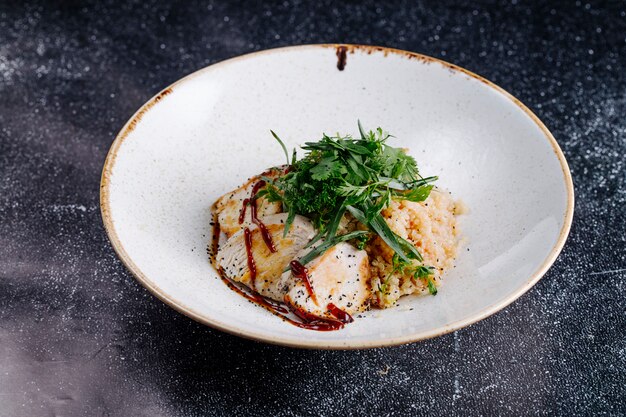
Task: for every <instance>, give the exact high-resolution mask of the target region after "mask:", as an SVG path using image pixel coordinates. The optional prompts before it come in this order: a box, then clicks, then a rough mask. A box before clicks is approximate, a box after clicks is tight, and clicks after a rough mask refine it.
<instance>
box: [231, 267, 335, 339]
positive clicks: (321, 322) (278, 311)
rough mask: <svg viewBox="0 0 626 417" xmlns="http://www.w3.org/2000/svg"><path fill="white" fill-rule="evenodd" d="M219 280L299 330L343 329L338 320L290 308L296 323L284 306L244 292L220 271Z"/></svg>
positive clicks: (322, 330) (256, 294)
mask: <svg viewBox="0 0 626 417" xmlns="http://www.w3.org/2000/svg"><path fill="white" fill-rule="evenodd" d="M220 278H221V279H222V281H224V284H226V286H227V287H228V288H230V289H231V290H232V291H234V292H236V293H237V294H239V295H241V296H242V297H244V298H245V299H246V300H248V301H250V302H252V303H254V304H257V305H258V306H260V307H263V308H264V309H266V310H267V311H269V312H270V313H272V314H274V315H276V316H278V317H280V318H281V319H282V320H283V321H286V322H287V323H289V324H292V325H294V326H296V327H300V328H301V329H307V330H317V331H320V332H327V331H333V330H339V329H342V328H343V327H344V323H342V322H341V321H338V320H332V319H320V318H319V317H315V316H312V315H310V314H308V313H306V312H304V311H302V310H299V309H295V308H292V309H291V311H292V312H293V313H294V315H296V317H298V318H299V319H300V320H302V321H297V320H294V319H292V318H291V317H289V316H287V314H289V310H288V309H287V307H286V306H284V305H282V304H280V303H278V302H276V301H274V300H270V299H268V298H267V297H263V296H262V295H261V294H259V293H256V292H253V293H249V292H248V291H244V290H243V289H241V288H240V287H239V286H238V285H236V284H235V283H234V282H232V281H231V280H229V279H228V278H224V274H223V271H221V270H220Z"/></svg>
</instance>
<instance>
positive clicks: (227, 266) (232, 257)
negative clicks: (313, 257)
mask: <svg viewBox="0 0 626 417" xmlns="http://www.w3.org/2000/svg"><path fill="white" fill-rule="evenodd" d="M260 220H261V221H262V222H263V224H265V226H266V227H267V230H268V231H269V232H270V234H271V236H272V240H273V241H274V245H275V246H276V252H275V253H272V252H271V251H270V250H269V249H268V247H267V245H266V244H265V242H264V240H263V237H262V235H261V230H260V229H259V228H258V227H257V226H256V225H255V224H252V225H249V226H248V229H249V230H250V236H251V241H252V245H251V253H252V257H253V258H254V262H255V265H256V278H255V279H254V285H253V283H252V282H251V281H252V279H251V278H252V276H251V274H250V269H249V268H248V253H247V251H246V243H245V233H244V231H243V230H240V231H238V232H237V233H235V234H234V235H232V236H231V237H230V238H228V240H227V241H226V242H225V243H224V244H223V245H220V248H219V250H218V252H217V264H218V267H220V268H221V269H222V271H223V274H224V275H225V276H226V277H228V278H230V279H232V280H233V281H237V282H240V283H242V284H244V285H246V286H247V287H249V288H251V289H253V290H255V291H257V292H258V293H259V294H261V295H263V296H265V297H268V298H271V299H273V300H277V301H283V297H284V295H285V293H286V283H285V282H284V281H283V277H282V273H283V271H284V270H285V269H287V267H288V266H289V263H290V262H291V261H292V260H293V259H295V257H296V255H297V254H298V253H299V252H300V251H301V250H302V249H303V248H304V246H305V245H306V244H307V243H308V242H309V241H310V240H311V239H312V238H313V236H315V229H314V227H313V225H312V224H311V222H310V221H309V219H307V218H306V217H303V216H296V217H295V218H294V221H293V223H292V225H291V227H290V229H289V233H287V236H285V237H283V231H284V226H285V221H286V220H287V213H281V214H273V215H270V216H265V217H262V218H261V217H260Z"/></svg>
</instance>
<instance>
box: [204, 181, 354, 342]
mask: <svg viewBox="0 0 626 417" xmlns="http://www.w3.org/2000/svg"><path fill="white" fill-rule="evenodd" d="M264 185H265V181H259V182H257V183H256V184H255V185H254V187H253V189H252V192H251V196H250V198H249V199H245V200H244V201H243V206H242V207H241V211H240V213H239V223H240V224H241V223H243V221H244V219H245V215H246V213H245V212H246V206H247V205H248V204H250V215H251V218H252V221H253V222H254V223H255V224H256V225H257V226H258V227H259V229H260V230H261V234H262V236H263V240H264V241H265V244H266V245H267V247H268V248H269V249H270V251H272V252H276V248H275V246H274V243H273V241H272V237H271V235H270V233H269V231H268V230H267V228H266V227H265V225H264V224H263V222H261V221H260V220H259V219H258V218H257V217H256V201H255V199H254V196H255V195H256V193H257V192H258V191H259V189H260V188H261V187H263V186H264ZM220 232H221V231H220V225H219V222H218V217H217V215H215V214H213V236H212V239H211V248H210V255H211V262H212V263H213V265H214V266H215V267H216V268H217V269H218V272H219V276H220V278H221V280H222V281H223V282H224V283H225V284H226V286H227V287H228V288H230V289H231V290H232V291H234V292H236V293H237V294H239V295H241V296H242V297H244V298H245V299H246V300H248V301H250V302H252V303H255V304H257V305H258V306H260V307H262V308H264V309H266V310H267V311H269V312H270V313H272V314H274V315H276V316H278V317H280V318H281V319H282V320H283V321H286V322H288V323H290V324H292V325H294V326H296V327H299V328H301V329H307V330H316V331H322V332H325V331H333V330H339V329H342V328H343V327H344V325H345V323H350V322H351V321H352V317H351V316H350V315H349V314H348V313H346V312H344V311H342V310H340V309H338V308H336V307H335V306H334V305H332V306H333V307H335V308H336V309H337V310H338V311H339V312H340V313H339V315H337V313H335V312H333V310H331V307H330V306H331V304H329V305H328V307H327V308H328V310H329V311H330V312H331V314H333V315H334V316H335V317H337V320H334V319H324V318H320V317H317V316H314V315H312V314H309V313H307V312H306V311H304V310H302V309H298V308H296V307H292V306H289V307H288V306H287V305H286V304H283V303H279V302H277V301H274V300H270V299H269V298H267V297H264V296H262V295H261V294H259V293H258V292H256V291H255V290H254V288H255V287H256V274H257V270H256V263H255V261H254V256H253V255H252V233H251V232H250V229H248V228H247V227H246V228H245V229H244V243H245V246H246V254H247V256H248V269H249V270H250V286H251V287H252V290H250V291H244V290H243V289H242V288H240V286H238V285H236V284H235V283H234V282H233V281H231V280H230V279H228V278H226V277H225V275H224V271H223V270H222V269H221V268H218V266H217V259H216V255H217V251H218V249H219V239H220ZM266 235H267V236H266ZM293 262H296V265H295V270H296V271H295V272H294V271H293V269H294V265H291V266H292V272H293V273H294V276H296V277H298V278H300V279H302V280H303V282H304V283H305V286H306V287H307V290H308V291H309V294H310V295H311V299H313V301H315V303H316V304H317V300H316V298H315V294H314V293H313V288H312V287H311V282H310V281H309V277H308V271H307V270H306V268H305V267H304V266H303V265H302V264H300V262H298V261H293ZM293 262H292V264H293ZM299 275H302V276H303V277H304V278H302V277H300V276H299ZM285 298H286V300H287V299H288V298H287V297H285ZM289 311H291V312H292V313H293V314H294V315H295V316H296V317H297V318H298V319H300V320H302V321H298V320H294V319H293V318H291V317H289V316H288V314H289ZM342 313H343V315H342ZM346 316H347V317H349V318H350V320H349V321H346V320H345V317H346Z"/></svg>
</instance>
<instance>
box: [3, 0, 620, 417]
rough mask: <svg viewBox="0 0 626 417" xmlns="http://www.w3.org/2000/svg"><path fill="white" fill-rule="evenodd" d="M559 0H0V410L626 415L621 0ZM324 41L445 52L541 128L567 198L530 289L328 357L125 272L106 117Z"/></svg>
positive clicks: (111, 124) (113, 128) (110, 120)
mask: <svg viewBox="0 0 626 417" xmlns="http://www.w3.org/2000/svg"><path fill="white" fill-rule="evenodd" d="M566 3H567V6H559V5H556V4H548V2H536V3H533V2H527V1H521V0H520V1H511V2H508V3H501V4H496V3H491V2H473V3H470V2H463V3H459V4H454V3H452V2H447V1H444V2H440V1H433V2H430V3H406V2H402V3H387V2H384V3H383V2H367V3H356V2H348V3H345V4H339V3H335V2H332V1H320V2H315V3H310V4H307V3H303V2H300V1H291V0H290V1H285V2H283V3H275V5H272V6H270V5H263V4H260V3H252V2H250V3H246V4H243V3H241V4H237V3H235V2H209V3H204V4H200V3H197V2H181V3H179V4H173V5H170V6H163V5H159V4H155V3H154V2H151V1H143V2H132V3H129V2H120V3H119V4H109V3H107V4H106V5H105V4H104V2H102V3H101V4H97V3H95V2H94V3H84V4H83V3H79V2H58V4H54V2H49V3H39V4H26V5H21V4H20V2H17V1H15V2H9V1H4V2H2V5H0V416H2V417H13V416H29V417H34V416H61V415H63V416H203V415H229V416H239V415H241V416H243V415H285V416H288V415H318V414H322V415H359V414H370V415H376V416H379V415H380V416H386V415H421V414H440V415H478V414H482V415H487V416H489V415H496V414H498V415H537V414H551V415H554V414H561V415H599V414H607V415H620V414H621V415H624V414H626V399H625V398H626V375H625V372H626V371H625V368H626V310H625V308H626V307H625V306H626V301H625V297H626V283H625V278H626V241H625V239H626V238H625V235H626V209H625V207H624V204H625V202H626V187H625V185H626V173H625V166H624V165H625V153H626V3H624V2H613V3H606V4H599V3H586V2H576V3H574V2H566ZM319 42H352V43H363V44H377V45H384V46H391V47H395V48H402V49H408V50H411V51H416V52H420V53H423V54H427V55H432V56H434V57H437V58H442V59H444V60H448V61H450V62H453V63H455V64H458V65H460V66H463V67H465V68H468V69H469V70H471V71H474V72H476V73H478V74H481V75H483V76H485V77H486V78H488V79H490V80H492V81H494V82H495V83H497V84H499V85H500V86H502V87H504V88H505V89H506V90H508V91H510V92H511V93H512V94H514V95H515V96H517V97H518V98H520V99H521V100H522V101H523V102H524V103H526V104H527V105H528V106H529V107H530V108H531V109H532V110H533V111H535V112H536V113H537V115H538V116H539V117H540V118H541V119H542V120H543V121H544V122H545V123H546V125H547V126H548V127H549V128H550V129H551V130H552V132H553V133H554V136H555V137H556V138H557V140H558V142H559V144H560V145H561V147H562V148H563V151H564V153H565V155H566V157H567V159H568V161H569V163H570V168H571V171H572V174H573V177H574V185H575V189H576V208H575V214H574V224H573V226H572V231H571V234H570V237H569V240H568V242H567V244H566V246H565V248H564V250H563V253H562V254H561V256H560V257H559V259H558V260H557V261H556V263H555V264H554V266H553V267H552V269H551V270H550V271H549V272H548V273H547V274H546V276H545V277H544V278H543V279H542V280H541V281H540V282H539V283H538V284H537V285H536V286H535V287H534V288H533V289H532V290H530V291H529V292H528V293H527V294H526V295H524V296H523V297H522V298H521V299H519V300H518V301H516V302H515V303H514V304H512V305H511V306H510V307H508V308H506V309H505V310H504V311H502V312H500V313H498V314H496V315H494V316H492V317H490V318H488V319H486V320H484V321H482V322H480V323H478V324H475V325H474V326H471V327H470V328H466V329H463V330H460V331H458V332H455V333H454V334H449V335H446V336H443V337H439V338H437V339H433V340H429V341H425V342H421V343H416V344H412V345H408V346H402V347H395V348H385V349H377V350H368V351H356V352H324V351H303V350H294V349H288V348H282V347H276V346H267V345H262V344H259V343H255V342H251V341H248V340H243V339H239V338H236V337H233V336H230V335H227V334H223V333H220V332H218V331H215V330H212V329H209V328H206V327H204V326H202V325H200V324H197V323H195V322H193V321H192V320H190V319H187V318H186V317H184V316H181V315H180V314H178V313H176V312H175V311H173V310H172V309H170V308H169V307H167V306H166V305H164V304H163V303H161V302H159V301H158V300H157V299H156V298H155V297H153V296H152V295H150V294H149V293H148V292H147V291H146V290H145V289H143V288H142V287H141V286H140V285H139V284H138V283H137V282H136V281H135V280H134V279H133V278H132V276H131V275H130V273H129V272H128V271H126V269H125V268H124V267H123V265H122V264H121V262H120V261H119V260H118V259H117V258H116V256H115V254H114V253H113V250H112V248H111V246H110V244H109V242H108V240H107V237H106V236H105V233H104V230H103V227H102V223H101V219H100V212H99V206H98V200H99V196H98V191H99V182H100V172H101V168H102V165H103V162H104V158H105V155H106V153H107V150H108V148H109V146H110V144H111V142H112V140H113V139H114V137H115V134H116V133H117V131H118V130H119V129H120V128H121V127H122V125H123V124H124V123H125V122H126V120H127V119H128V118H129V117H130V116H131V114H132V113H133V112H134V111H135V110H136V109H137V108H138V107H139V106H140V105H141V104H142V103H144V102H145V101H146V100H147V99H148V98H150V97H151V96H152V95H153V94H155V93H156V92H157V91H159V90H160V89H161V88H163V87H165V86H166V85H168V84H170V83H172V82H173V81H175V80H177V79H178V78H180V77H182V76H184V75H186V74H189V73H190V72H193V71H195V70H197V69H199V68H202V67H204V66H206V65H210V64H212V63H215V62H218V61H220V60H223V59H226V58H230V57H233V56H236V55H240V54H244V53H247V52H251V51H257V50H261V49H266V48H271V47H276V46H282V45H294V44H303V43H319ZM546 198H549V196H546ZM387 367H388V368H387ZM386 369H388V373H386V374H384V372H382V371H384V370H386Z"/></svg>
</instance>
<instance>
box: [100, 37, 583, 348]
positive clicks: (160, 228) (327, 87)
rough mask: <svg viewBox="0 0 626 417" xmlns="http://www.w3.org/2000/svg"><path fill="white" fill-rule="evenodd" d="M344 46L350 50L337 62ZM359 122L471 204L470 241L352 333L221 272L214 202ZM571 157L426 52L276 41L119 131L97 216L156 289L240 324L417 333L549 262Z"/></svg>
mask: <svg viewBox="0 0 626 417" xmlns="http://www.w3.org/2000/svg"><path fill="white" fill-rule="evenodd" d="M341 48H345V49H346V50H347V51H348V53H347V56H346V65H345V68H344V70H343V71H340V70H338V55H341V54H340V52H341V50H342V49H341ZM357 119H360V120H361V122H362V123H363V124H364V125H365V126H366V127H368V128H375V127H378V126H381V127H383V128H384V129H386V130H388V131H389V132H391V133H392V134H393V135H395V136H396V139H393V140H392V142H391V144H392V145H394V146H402V147H406V148H409V149H410V153H411V154H412V155H414V156H415V157H416V159H417V161H418V164H419V166H420V169H421V172H422V173H423V174H426V175H439V176H440V178H441V179H440V181H439V184H440V185H441V186H443V187H445V188H448V189H449V190H450V191H451V192H452V193H453V195H454V197H456V198H460V199H462V200H463V201H464V202H465V203H466V205H467V206H468V207H469V209H470V212H469V214H467V215H465V216H463V217H462V220H461V224H462V230H463V234H464V236H465V237H466V240H467V242H466V243H465V246H464V248H463V249H462V251H461V252H460V256H459V257H458V259H457V263H456V265H457V267H456V268H455V269H454V270H451V271H449V272H447V273H446V275H445V277H444V284H443V286H442V287H441V289H440V291H439V294H438V295H437V296H435V297H432V296H420V297H405V298H403V299H401V302H400V305H399V306H398V307H396V308H392V309H387V310H373V311H370V312H367V313H366V314H365V317H363V318H361V319H357V320H356V321H355V322H354V323H352V324H350V325H348V326H346V327H345V328H344V329H343V330H340V331H335V332H316V331H310V330H303V329H299V328H297V327H295V326H292V325H290V324H288V323H284V322H282V321H281V320H279V319H278V318H277V317H275V316H273V315H272V314H270V313H268V312H267V311H265V310H263V309H262V308H260V307H257V306H255V305H253V304H250V303H249V302H247V301H246V300H244V299H243V298H242V297H241V296H239V295H238V294H236V293H234V292H233V291H231V290H230V289H228V288H227V287H226V286H225V285H224V284H223V283H222V281H221V280H219V279H218V278H217V272H216V270H215V269H214V268H213V267H212V266H211V264H210V262H209V260H208V256H207V254H206V247H207V245H208V243H209V242H210V240H211V226H210V225H209V223H210V221H211V215H210V207H211V205H212V204H213V202H214V201H215V200H216V199H217V198H218V197H219V196H220V195H222V194H223V193H225V192H227V191H229V190H231V189H233V188H235V187H237V186H239V185H240V184H241V183H242V182H243V181H244V180H245V179H247V178H248V177H249V176H251V175H254V174H257V173H259V172H261V171H263V170H264V169H265V168H267V167H269V166H273V165H277V164H281V163H283V153H282V151H281V149H280V147H278V146H277V144H276V143H275V142H274V140H273V139H272V138H271V136H270V133H269V130H270V129H273V130H274V131H276V132H278V133H279V135H280V136H281V138H283V140H285V142H286V144H287V146H288V147H289V148H293V147H295V146H298V145H300V144H302V143H303V142H304V141H307V140H317V139H319V137H320V135H321V133H322V132H327V133H335V132H341V133H352V134H356V133H357ZM573 198H574V197H573V187H572V180H571V177H570V173H569V169H568V167H567V162H566V161H565V158H564V157H563V154H562V152H561V150H560V149H559V146H558V145H557V143H556V141H555V140H554V138H553V137H552V135H551V134H550V132H549V131H548V129H547V128H546V127H545V126H544V125H543V123H541V122H540V121H539V119H537V117H536V116H535V115H534V114H533V113H531V112H530V110H528V109H527V108H526V107H525V106H524V105H523V104H521V103H520V102H519V101H518V100H516V99H515V98H514V97H512V96H511V95H510V94H508V93H507V92H505V91H503V90H502V89H501V88H499V87H497V86H495V85H494V84H492V83H490V82H489V81H487V80H485V79H483V78H481V77H479V76H477V75H475V74H472V73H470V72H468V71H466V70H464V69H462V68H459V67H456V66H454V65H451V64H448V63H445V62H443V61H439V60H436V59H433V58H429V57H426V56H422V55H418V54H414V53H410V52H404V51H398V50H392V49H386V48H377V47H364V46H352V45H347V46H338V45H312V46H297V47H290V48H282V49H275V50H269V51H264V52H259V53H254V54H250V55H245V56H242V57H239V58H235V59H230V60H228V61H224V62H221V63H219V64H216V65H212V66H210V67H207V68H204V69H202V70H200V71H198V72H195V73H193V74H191V75H189V76H187V77H185V78H183V79H182V80H180V81H178V82H176V83H174V84H173V85H171V86H170V87H168V88H166V89H165V90H163V91H162V92H160V93H159V94H158V95H156V96H155V97H153V98H152V99H151V100H150V101H148V102H147V103H146V104H145V105H144V106H143V107H142V108H141V109H140V110H139V111H138V112H137V113H136V114H135V115H134V116H133V117H132V118H131V119H130V121H129V122H128V123H127V124H126V125H125V126H124V127H123V128H122V130H121V132H120V133H119V135H118V136H117V138H116V139H115V142H114V143H113V145H112V147H111V150H110V152H109V155H108V157H107V160H106V162H105V166H104V170H103V173H102V184H101V208H102V217H103V219H104V224H105V227H106V230H107V233H108V234H109V237H110V239H111V242H112V244H113V247H114V248H115V250H116V252H117V253H118V255H119V257H120V258H121V259H122V261H123V262H124V264H125V265H126V266H127V267H128V269H130V271H131V272H132V273H133V274H134V275H135V276H136V277H137V279H138V280H139V281H140V282H141V283H142V284H143V285H144V286H145V287H146V288H148V289H149V290H150V291H152V292H153V293H154V294H155V295H156V296H157V297H159V298H160V299H161V300H163V301H164V302H166V303H167V304H169V305H170V306H172V307H174V308H175V309H177V310H179V311H181V312H182V313H184V314H186V315H188V316H189V317H192V318H194V319H196V320H198V321H200V322H202V323H205V324H207V325H209V326H212V327H215V328H217V329H221V330H224V331H227V332H229V333H232V334H236V335H240V336H244V337H248V338H252V339H256V340H261V341H265V342H270V343H277V344H283V345H289V346H298V347H309V348H366V347H375V346H387V345H394V344H400V343H407V342H413V341H417V340H421V339H425V338H429V337H433V336H437V335H441V334H444V333H447V332H450V331H453V330H455V329H459V328H461V327H463V326H467V325H469V324H472V323H474V322H476V321H477V320H480V319H482V318H484V317H487V316H489V315H490V314H493V313H494V312H496V311H498V310H500V309H502V308H503V307H505V306H506V305H508V304H509V303H511V302H512V301H513V300H515V299H516V298H518V297H520V296H521V295H522V294H523V293H524V292H525V291H527V290H528V289H529V288H530V287H532V285H533V284H534V283H535V282H537V281H538V280H539V279H540V278H541V276H542V275H543V274H544V273H545V272H546V270H547V269H548V268H549V267H550V265H551V264H552V263H553V262H554V260H555V258H556V256H557V255H558V253H559V252H560V250H561V248H562V247H563V244H564V242H565V239H566V237H567V234H568V231H569V228H570V224H571V220H572V213H573Z"/></svg>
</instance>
